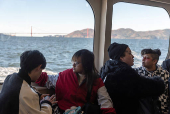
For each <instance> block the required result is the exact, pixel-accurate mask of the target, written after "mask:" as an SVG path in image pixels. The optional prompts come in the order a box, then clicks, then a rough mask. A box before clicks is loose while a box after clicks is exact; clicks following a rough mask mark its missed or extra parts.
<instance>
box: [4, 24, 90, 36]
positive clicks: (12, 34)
mask: <svg viewBox="0 0 170 114" xmlns="http://www.w3.org/2000/svg"><path fill="white" fill-rule="evenodd" d="M3 34H6V35H11V36H14V35H15V36H16V34H30V35H31V37H32V35H33V34H44V35H45V34H48V35H61V36H64V35H67V34H68V33H41V32H34V33H33V32H32V26H31V32H25V33H24V32H13V33H3ZM88 37H89V29H88V28H87V38H88Z"/></svg>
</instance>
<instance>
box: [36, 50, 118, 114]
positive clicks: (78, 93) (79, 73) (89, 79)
mask: <svg viewBox="0 0 170 114" xmlns="http://www.w3.org/2000/svg"><path fill="white" fill-rule="evenodd" d="M72 63H73V68H72V69H67V70H65V71H63V72H60V73H59V74H58V75H55V76H52V75H47V74H46V73H42V75H41V77H40V78H39V79H38V81H37V82H36V83H38V84H39V85H41V86H44V85H46V86H47V87H48V88H50V87H51V86H53V87H55V93H56V100H57V101H58V106H59V108H60V110H61V111H62V112H63V111H65V110H66V109H69V108H70V107H72V106H76V107H77V106H83V105H84V104H85V103H87V100H86V96H87V91H88V90H89V88H90V85H93V86H92V91H91V96H90V102H91V103H95V102H96V101H98V104H99V105H100V106H101V110H102V113H103V114H108V113H110V114H115V109H114V108H113V104H112V101H111V99H110V96H109V94H108V93H107V90H106V88H105V86H104V84H103V81H102V79H101V78H99V75H98V71H97V70H96V68H95V65H94V54H93V53H92V52H90V51H89V50H86V49H82V50H79V51H77V52H76V53H75V54H74V55H73V57H72ZM55 82H56V83H55Z"/></svg>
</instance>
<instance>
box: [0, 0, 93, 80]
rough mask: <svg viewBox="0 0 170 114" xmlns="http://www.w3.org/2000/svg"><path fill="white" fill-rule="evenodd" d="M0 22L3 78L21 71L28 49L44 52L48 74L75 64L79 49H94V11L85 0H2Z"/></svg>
mask: <svg viewBox="0 0 170 114" xmlns="http://www.w3.org/2000/svg"><path fill="white" fill-rule="evenodd" d="M0 25H1V26H0V50H1V53H0V80H1V81H2V80H4V78H5V77H6V76H7V75H9V74H11V73H13V72H18V70H19V67H20V66H19V65H20V59H19V57H20V55H21V53H22V52H24V51H26V50H39V51H40V52H42V53H43V54H44V56H45V57H46V61H47V66H46V69H45V71H46V72H48V74H56V73H58V72H60V71H63V70H66V69H68V68H72V63H71V58H72V56H73V54H74V53H75V52H76V51H78V50H80V49H89V50H91V51H93V35H94V30H93V29H94V14H93V11H92V8H91V6H90V5H89V3H88V2H87V1H85V0H64V1H63V0H50V1H49V0H43V1H42V0H36V1H34V0H1V1H0Z"/></svg>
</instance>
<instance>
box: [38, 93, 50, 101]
mask: <svg viewBox="0 0 170 114" xmlns="http://www.w3.org/2000/svg"><path fill="white" fill-rule="evenodd" d="M46 96H49V94H42V95H41V96H40V100H42V99H43V98H44V97H46Z"/></svg>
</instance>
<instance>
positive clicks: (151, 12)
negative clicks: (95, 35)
mask: <svg viewBox="0 0 170 114" xmlns="http://www.w3.org/2000/svg"><path fill="white" fill-rule="evenodd" d="M31 27H32V32H33V33H58V34H68V33H71V32H73V31H75V30H82V29H86V28H92V29H94V15H93V11H92V9H91V7H90V6H89V4H88V3H87V2H86V1H85V0H0V33H7V34H10V33H16V34H15V35H17V36H18V35H21V36H23V35H25V36H30V33H31ZM119 28H131V29H133V30H135V31H147V30H157V29H167V28H170V19H169V16H168V13H167V12H166V11H165V10H164V9H162V8H157V7H150V6H143V5H136V4H130V3H122V2H121V3H116V4H114V5H113V20H112V29H113V30H115V29H119ZM21 33H27V34H21ZM33 35H35V34H33ZM44 35H47V34H38V35H37V36H44ZM52 35H54V34H52Z"/></svg>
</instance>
